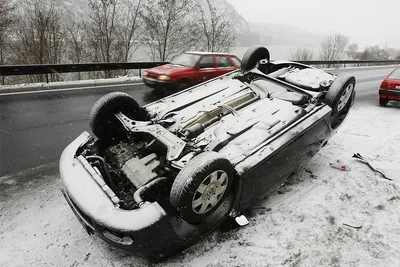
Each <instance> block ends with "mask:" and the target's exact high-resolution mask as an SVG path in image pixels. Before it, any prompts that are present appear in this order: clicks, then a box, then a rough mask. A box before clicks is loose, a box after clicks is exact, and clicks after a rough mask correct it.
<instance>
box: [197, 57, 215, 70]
mask: <svg viewBox="0 0 400 267" xmlns="http://www.w3.org/2000/svg"><path fill="white" fill-rule="evenodd" d="M199 67H200V68H201V69H204V68H214V56H204V57H203V58H202V59H201V60H200V65H199Z"/></svg>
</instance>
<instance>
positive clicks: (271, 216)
mask: <svg viewBox="0 0 400 267" xmlns="http://www.w3.org/2000/svg"><path fill="white" fill-rule="evenodd" d="M399 118H400V104H399V103H394V104H392V105H390V106H388V107H387V108H382V107H379V106H377V104H372V103H367V102H362V103H356V105H355V107H354V108H353V110H352V112H351V113H350V114H349V117H348V119H347V120H346V121H345V125H343V127H342V128H341V129H340V130H339V132H338V133H337V135H336V136H335V137H334V138H333V139H331V141H330V142H329V144H328V145H327V146H326V147H325V148H324V149H322V150H321V151H320V152H319V153H318V154H317V155H316V156H315V158H314V160H313V161H312V162H310V163H309V164H308V165H307V166H306V167H305V168H304V169H302V170H300V171H299V172H298V173H296V174H295V175H294V176H293V177H292V178H291V179H290V180H289V182H288V183H287V184H286V185H284V186H283V187H281V188H280V189H279V190H278V191H277V192H275V193H274V194H272V195H270V196H269V197H268V198H267V199H265V200H263V201H261V202H259V203H257V204H256V205H255V206H254V207H253V209H252V211H251V214H250V215H249V220H250V224H249V225H247V226H245V227H242V228H237V229H234V230H231V231H228V232H221V231H215V232H214V233H213V234H211V235H209V236H208V237H207V238H205V239H204V240H202V241H200V242H199V243H198V244H196V245H194V246H193V247H191V248H189V249H187V250H186V251H184V252H182V253H180V254H179V255H177V256H175V257H172V258H170V259H168V260H166V261H165V262H164V263H162V264H160V266H400V219H399V214H400V127H399ZM357 152H358V153H360V154H361V155H363V156H364V157H365V158H367V159H368V160H371V162H372V163H373V164H375V165H376V166H378V167H381V169H382V170H384V171H385V172H386V174H387V175H388V176H390V177H391V178H392V179H393V181H388V180H385V179H383V178H382V177H381V176H380V175H379V174H376V173H374V172H373V171H372V170H371V169H369V168H368V167H367V166H366V165H364V164H363V163H360V162H358V161H357V160H354V159H352V158H351V156H352V155H353V153H357ZM336 159H341V160H345V161H346V162H347V163H348V164H349V165H350V166H351V168H352V169H351V171H341V170H337V169H334V168H331V167H330V166H329V163H330V162H332V161H333V160H336ZM60 188H61V183H60V180H59V177H58V174H57V164H54V165H50V166H45V167H42V168H38V169H36V170H31V171H29V172H25V173H19V174H15V175H12V176H7V177H1V178H0V212H1V213H0V266H148V265H149V263H147V262H146V261H145V260H142V259H140V258H136V257H133V256H129V255H126V254H125V253H123V252H120V251H117V250H115V249H113V248H111V247H109V246H108V245H106V244H105V243H104V242H102V241H101V240H100V239H98V238H92V237H88V236H87V235H86V233H85V232H84V231H83V229H82V227H81V226H80V224H79V223H78V221H77V220H76V218H75V217H74V215H73V213H72V211H71V210H70V208H69V207H68V206H67V204H66V203H65V201H64V199H63V197H62V195H61V192H60V191H59V189H60ZM348 225H349V226H348Z"/></svg>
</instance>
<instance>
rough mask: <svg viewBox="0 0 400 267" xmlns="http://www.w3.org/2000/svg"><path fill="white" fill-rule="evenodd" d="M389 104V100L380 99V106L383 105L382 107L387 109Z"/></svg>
mask: <svg viewBox="0 0 400 267" xmlns="http://www.w3.org/2000/svg"><path fill="white" fill-rule="evenodd" d="M388 102H389V100H387V99H384V98H379V105H381V106H382V107H386V105H387V103H388Z"/></svg>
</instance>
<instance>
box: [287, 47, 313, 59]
mask: <svg viewBox="0 0 400 267" xmlns="http://www.w3.org/2000/svg"><path fill="white" fill-rule="evenodd" d="M313 57H314V53H313V51H311V50H310V49H308V48H297V49H296V51H294V52H293V53H292V54H291V60H293V61H305V60H312V59H313Z"/></svg>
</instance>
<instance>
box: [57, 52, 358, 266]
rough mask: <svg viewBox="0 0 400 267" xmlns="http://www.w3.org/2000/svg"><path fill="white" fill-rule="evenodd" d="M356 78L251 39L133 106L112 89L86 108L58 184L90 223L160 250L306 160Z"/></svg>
mask: <svg viewBox="0 0 400 267" xmlns="http://www.w3.org/2000/svg"><path fill="white" fill-rule="evenodd" d="M294 84H295V85H294ZM318 84H319V86H318ZM354 86H355V78H354V77H352V76H336V75H334V74H329V73H326V72H324V71H321V70H317V69H313V68H311V67H309V66H306V65H303V64H298V63H295V62H283V61H274V62H270V61H269V52H268V50H267V49H266V48H263V47H255V48H252V49H249V51H248V52H247V53H246V55H245V56H244V57H243V60H242V66H241V70H238V71H235V72H231V73H229V74H226V75H223V76H221V77H218V78H215V79H213V80H210V81H207V82H204V83H202V84H200V85H197V86H195V87H191V88H189V89H187V90H185V91H181V92H179V93H176V94H174V95H171V96H168V97H165V98H162V99H160V100H158V101H155V102H153V103H150V104H148V105H146V106H143V107H139V105H138V104H137V102H136V101H135V100H134V99H133V98H131V97H130V96H129V95H127V94H124V93H111V94H109V95H106V96H104V97H102V98H101V99H100V100H99V101H98V102H97V103H96V104H95V105H94V106H93V108H92V111H91V114H90V124H91V128H92V130H93V132H94V134H95V135H96V136H97V138H96V137H95V136H92V135H90V134H89V133H87V132H84V133H82V134H81V135H80V136H79V137H78V138H77V139H76V140H75V141H73V142H72V143H71V144H70V145H69V146H68V147H67V148H66V149H65V151H64V152H63V154H62V156H61V160H60V173H61V178H62V181H63V185H64V190H63V193H64V196H65V197H66V199H67V201H68V203H69V205H70V206H71V208H72V210H73V211H74V213H75V215H76V216H77V217H78V219H79V220H80V222H81V223H82V224H83V225H84V227H85V228H86V229H87V231H88V232H89V233H94V232H95V233H97V234H98V235H99V236H100V237H101V238H103V239H104V240H105V241H107V242H109V243H111V244H113V245H115V246H117V247H120V248H122V249H124V250H127V251H130V252H132V253H133V254H135V255H138V256H142V257H148V258H152V259H160V258H163V257H165V256H167V255H170V254H171V253H174V252H177V251H179V250H181V249H183V248H185V247H187V246H189V245H190V244H192V243H194V242H196V241H197V240H198V239H199V238H201V237H203V236H204V235H206V234H207V233H209V232H210V231H212V230H213V229H215V228H216V227H218V226H219V225H220V223H222V222H223V221H224V220H226V219H227V218H235V217H236V218H237V216H239V215H240V214H242V212H244V211H245V209H246V208H247V207H249V206H250V205H251V204H252V203H253V202H254V201H256V200H257V199H260V198H262V197H263V196H265V195H266V194H268V193H269V192H271V191H272V190H274V189H276V188H277V187H278V186H279V185H280V184H282V183H283V182H284V181H285V179H286V178H287V177H288V176H290V175H291V174H292V173H293V172H294V171H296V170H297V169H298V168H300V167H301V166H303V165H304V164H306V163H307V162H309V160H310V159H311V158H312V157H313V156H314V155H315V154H316V153H317V152H318V151H319V150H320V149H321V148H322V147H323V146H324V145H325V144H326V143H327V142H328V140H329V139H330V137H331V136H332V135H333V134H334V133H335V132H336V131H337V130H338V129H339V127H340V126H341V125H342V123H343V121H344V119H345V118H346V116H347V114H348V112H349V110H350V108H351V106H352V105H353V102H354V98H355V91H354Z"/></svg>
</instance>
